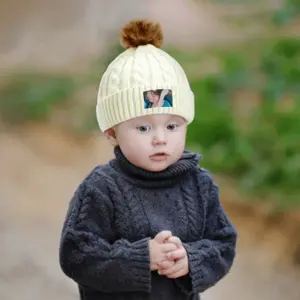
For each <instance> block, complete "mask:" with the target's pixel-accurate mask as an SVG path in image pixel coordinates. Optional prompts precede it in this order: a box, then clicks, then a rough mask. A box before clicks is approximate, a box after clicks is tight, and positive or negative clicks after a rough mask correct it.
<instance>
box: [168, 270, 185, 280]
mask: <svg viewBox="0 0 300 300" xmlns="http://www.w3.org/2000/svg"><path fill="white" fill-rule="evenodd" d="M183 275H184V270H183V269H180V270H179V271H177V272H174V273H172V274H169V275H166V277H168V278H170V279H175V278H178V277H182V276H183Z"/></svg>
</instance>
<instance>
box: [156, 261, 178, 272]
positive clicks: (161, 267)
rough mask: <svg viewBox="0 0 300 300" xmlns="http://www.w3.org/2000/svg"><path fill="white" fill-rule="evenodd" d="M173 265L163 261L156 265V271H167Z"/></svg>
mask: <svg viewBox="0 0 300 300" xmlns="http://www.w3.org/2000/svg"><path fill="white" fill-rule="evenodd" d="M174 264H175V262H174V261H171V260H164V261H162V262H160V263H159V264H158V269H159V270H164V269H169V268H171V267H173V266H174Z"/></svg>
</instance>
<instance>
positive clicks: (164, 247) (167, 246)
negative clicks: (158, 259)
mask: <svg viewBox="0 0 300 300" xmlns="http://www.w3.org/2000/svg"><path fill="white" fill-rule="evenodd" d="M176 250H177V247H176V245H174V244H172V243H166V244H162V245H161V251H162V253H168V252H171V253H172V252H174V251H176ZM165 259H166V260H168V257H167V256H166V258H165Z"/></svg>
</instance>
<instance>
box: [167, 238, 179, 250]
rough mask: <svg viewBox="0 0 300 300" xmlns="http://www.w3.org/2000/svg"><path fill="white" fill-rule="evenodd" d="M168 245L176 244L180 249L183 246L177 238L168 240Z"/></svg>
mask: <svg viewBox="0 0 300 300" xmlns="http://www.w3.org/2000/svg"><path fill="white" fill-rule="evenodd" d="M167 241H168V243H173V244H175V245H176V246H177V247H178V248H180V247H181V246H182V242H181V240H180V238H178V237H177V236H171V237H169V238H168V240H167Z"/></svg>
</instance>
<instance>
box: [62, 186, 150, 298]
mask: <svg viewBox="0 0 300 300" xmlns="http://www.w3.org/2000/svg"><path fill="white" fill-rule="evenodd" d="M113 213H114V212H113V205H112V202H111V200H110V199H109V197H108V195H107V193H106V192H104V191H103V190H102V189H99V188H96V187H94V186H91V185H89V184H86V183H83V184H82V185H81V186H80V188H79V189H78V190H77V191H76V193H75V195H74V197H73V199H72V200H71V202H70V205H69V209H68V212H67V216H66V219H65V223H64V226H63V230H62V235H61V241H60V251H59V262H60V266H61V268H62V270H63V272H64V273H65V274H66V275H67V276H68V277H70V278H71V279H73V280H74V281H75V282H77V283H78V284H79V285H82V286H86V287H90V288H93V289H96V290H99V291H102V292H103V293H119V292H133V291H140V292H147V293H149V292H150V278H151V275H150V274H151V272H150V262H149V248H148V239H147V238H145V239H142V240H139V241H137V242H133V243H130V242H129V241H127V240H124V239H119V240H114V230H113V226H114V225H113Z"/></svg>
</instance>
